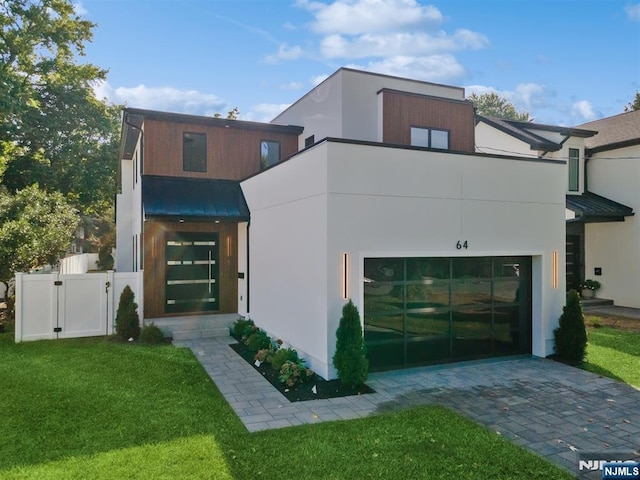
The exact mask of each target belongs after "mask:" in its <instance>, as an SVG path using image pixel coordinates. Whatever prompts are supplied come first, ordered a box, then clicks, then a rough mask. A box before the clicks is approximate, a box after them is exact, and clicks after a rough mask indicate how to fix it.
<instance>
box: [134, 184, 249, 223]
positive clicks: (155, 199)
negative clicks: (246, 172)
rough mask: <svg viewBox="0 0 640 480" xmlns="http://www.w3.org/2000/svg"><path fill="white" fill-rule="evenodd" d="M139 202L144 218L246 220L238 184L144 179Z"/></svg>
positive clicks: (247, 211) (244, 203)
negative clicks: (142, 207)
mask: <svg viewBox="0 0 640 480" xmlns="http://www.w3.org/2000/svg"><path fill="white" fill-rule="evenodd" d="M142 202H143V206H144V213H145V215H146V216H147V217H150V216H151V217H180V218H189V219H194V218H197V219H224V220H236V221H246V220H249V208H248V207H247V202H246V201H245V199H244V195H243V194H242V189H241V188H240V183H239V182H236V181H233V180H212V179H201V178H180V177H160V176H155V175H144V176H143V177H142Z"/></svg>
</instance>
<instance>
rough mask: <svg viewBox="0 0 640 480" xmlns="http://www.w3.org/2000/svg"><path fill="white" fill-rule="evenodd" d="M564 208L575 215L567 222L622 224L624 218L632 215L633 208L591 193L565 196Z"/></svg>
mask: <svg viewBox="0 0 640 480" xmlns="http://www.w3.org/2000/svg"><path fill="white" fill-rule="evenodd" d="M566 207H567V209H569V210H571V211H572V212H573V213H574V215H575V218H572V219H569V220H567V221H568V222H581V223H597V222H624V219H625V217H631V216H633V215H634V212H633V208H631V207H627V206H626V205H623V204H621V203H618V202H615V201H613V200H610V199H608V198H605V197H602V196H600V195H596V194H595V193H591V192H585V193H583V194H582V195H567V203H566Z"/></svg>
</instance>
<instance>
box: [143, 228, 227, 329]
mask: <svg viewBox="0 0 640 480" xmlns="http://www.w3.org/2000/svg"><path fill="white" fill-rule="evenodd" d="M167 232H216V233H218V235H219V240H218V241H219V250H218V253H219V272H218V275H219V296H220V310H217V311H213V312H204V313H236V312H237V311H238V224H237V223H231V222H230V223H224V222H221V223H213V222H185V223H180V222H168V221H159V220H147V221H146V222H145V223H144V251H143V253H144V273H143V275H144V316H145V318H160V317H174V316H178V314H166V313H165V308H164V307H165V288H164V287H165V285H164V284H165V260H164V259H165V243H166V242H165V233H167ZM201 313H203V312H196V313H194V314H201ZM185 315H189V314H185Z"/></svg>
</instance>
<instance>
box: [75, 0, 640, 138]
mask: <svg viewBox="0 0 640 480" xmlns="http://www.w3.org/2000/svg"><path fill="white" fill-rule="evenodd" d="M76 10H77V12H78V13H80V14H81V15H82V16H83V17H84V18H86V19H89V20H91V21H93V22H95V23H96V24H97V26H96V28H95V29H94V39H93V41H92V43H91V44H89V45H88V46H87V49H86V60H87V61H90V62H92V63H94V64H96V65H98V66H100V67H102V68H105V69H108V70H109V74H108V78H107V82H106V83H104V84H101V85H98V86H97V87H96V90H97V92H98V94H99V95H100V96H102V97H106V98H108V99H109V100H111V101H113V102H117V103H123V104H126V105H127V106H130V107H139V108H148V109H155V110H163V111H172V112H184V113H191V114H198V115H212V114H214V113H216V112H220V113H222V114H225V113H226V112H227V111H229V110H231V109H232V108H234V107H236V106H237V107H238V108H239V109H240V112H241V114H240V118H241V119H245V120H256V121H268V120H270V119H271V118H273V117H274V116H275V115H276V114H277V113H278V112H279V111H281V110H282V109H283V108H285V107H286V106H287V105H289V104H291V103H292V102H294V101H295V100H296V99H298V98H299V97H301V96H302V95H304V94H305V93H306V92H307V91H309V90H310V89H311V88H313V86H314V85H316V84H317V83H318V82H319V81H321V80H322V79H323V78H326V76H328V75H330V74H331V73H333V72H334V71H335V70H337V69H338V68H340V67H342V66H349V67H352V68H360V69H364V70H370V71H375V72H380V73H386V74H391V75H398V76H405V77H409V78H415V79H419V80H426V81H431V82H436V83H445V84H450V85H457V86H462V87H465V89H466V92H467V95H468V94H469V93H471V92H473V91H475V92H478V93H483V92H486V91H495V92H498V93H499V94H501V95H503V96H506V97H507V98H509V100H510V101H511V102H512V103H514V104H515V105H516V107H517V108H519V109H521V110H527V111H529V112H530V113H531V115H532V116H533V117H534V118H535V121H537V122H540V123H549V124H559V125H579V124H582V123H585V122H587V121H590V120H594V119H597V118H601V117H605V116H610V115H615V114H617V113H621V112H622V111H623V107H624V105H625V104H627V103H628V102H630V101H631V100H632V99H633V97H634V95H635V92H636V91H637V90H640V2H639V1H638V0H629V1H627V0H579V1H578V0H553V1H551V0H529V1H524V0H477V1H472V0H446V1H433V2H429V1H423V0H322V1H320V0H318V1H315V0H292V1H280V0H82V1H81V2H76Z"/></svg>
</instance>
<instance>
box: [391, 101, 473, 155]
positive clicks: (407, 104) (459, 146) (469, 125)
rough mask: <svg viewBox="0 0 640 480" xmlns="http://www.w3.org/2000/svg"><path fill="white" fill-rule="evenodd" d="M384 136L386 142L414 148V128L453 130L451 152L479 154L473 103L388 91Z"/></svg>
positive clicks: (451, 132) (450, 142)
mask: <svg viewBox="0 0 640 480" xmlns="http://www.w3.org/2000/svg"><path fill="white" fill-rule="evenodd" d="M381 95H383V107H382V108H383V116H384V117H383V124H382V128H383V135H382V141H383V142H385V143H392V144H399V145H411V127H425V128H436V129H439V130H448V131H449V149H450V150H457V151H461V152H474V151H475V135H474V130H475V120H474V109H473V104H471V103H470V102H461V101H452V100H447V99H440V98H436V97H425V96H422V95H415V94H410V93H403V92H392V91H384V92H382V93H381Z"/></svg>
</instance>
